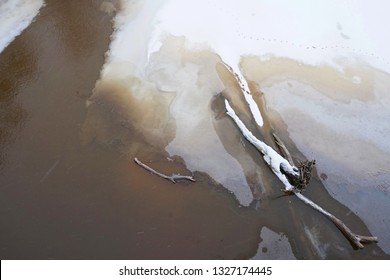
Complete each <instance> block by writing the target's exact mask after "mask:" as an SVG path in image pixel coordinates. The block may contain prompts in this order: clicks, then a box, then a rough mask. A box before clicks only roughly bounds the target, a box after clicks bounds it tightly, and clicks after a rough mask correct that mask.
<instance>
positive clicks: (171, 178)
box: [134, 158, 195, 184]
mask: <svg viewBox="0 0 390 280" xmlns="http://www.w3.org/2000/svg"><path fill="white" fill-rule="evenodd" d="M134 161H135V163H137V164H138V165H139V166H141V167H143V168H144V169H146V170H148V171H149V172H151V173H153V174H154V175H157V176H159V177H161V178H164V179H167V180H169V181H171V182H172V183H174V184H176V183H177V182H176V180H189V181H192V182H195V179H194V178H193V177H192V176H183V175H180V174H172V175H171V176H168V175H165V174H162V173H160V172H158V171H156V170H154V169H153V168H151V167H150V166H148V165H146V164H144V163H142V162H141V161H140V160H139V159H138V158H134Z"/></svg>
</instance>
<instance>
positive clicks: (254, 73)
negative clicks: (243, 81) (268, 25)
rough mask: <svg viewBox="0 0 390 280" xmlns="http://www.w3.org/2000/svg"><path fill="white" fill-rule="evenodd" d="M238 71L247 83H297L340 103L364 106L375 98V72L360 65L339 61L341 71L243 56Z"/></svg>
mask: <svg viewBox="0 0 390 280" xmlns="http://www.w3.org/2000/svg"><path fill="white" fill-rule="evenodd" d="M241 67H242V69H243V73H244V75H245V76H246V77H247V79H249V80H252V81H254V82H256V83H257V84H258V85H262V86H266V85H267V84H271V83H275V82H277V81H284V80H297V81H300V82H302V83H308V84H310V85H311V86H313V87H314V88H316V89H317V90H318V91H320V92H322V93H323V94H325V95H326V96H328V97H329V98H332V99H334V100H337V101H341V102H350V101H351V100H353V99H356V100H361V101H363V102H367V101H370V100H373V99H374V98H375V91H374V87H375V81H374V72H375V71H374V72H373V69H372V68H371V67H369V66H368V65H367V64H364V63H363V62H361V63H359V62H354V63H352V62H343V61H340V67H342V68H343V70H342V71H341V70H336V69H335V68H333V67H331V66H329V65H318V66H313V65H307V64H303V63H301V62H299V61H296V60H292V59H289V58H278V57H270V58H269V59H266V60H262V59H261V58H259V57H253V56H246V57H243V58H242V61H241ZM376 72H380V71H379V70H376ZM354 79H358V80H357V81H355V80H354Z"/></svg>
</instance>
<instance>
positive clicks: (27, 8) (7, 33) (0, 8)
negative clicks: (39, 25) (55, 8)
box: [0, 0, 44, 53]
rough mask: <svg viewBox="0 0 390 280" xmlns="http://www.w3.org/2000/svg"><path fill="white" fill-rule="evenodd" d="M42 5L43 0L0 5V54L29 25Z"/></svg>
mask: <svg viewBox="0 0 390 280" xmlns="http://www.w3.org/2000/svg"><path fill="white" fill-rule="evenodd" d="M43 5H44V1H43V0H32V1H23V0H15V1H5V2H2V3H0V18H1V24H0V53H1V52H2V51H3V50H4V49H5V48H6V47H7V46H8V45H9V44H10V43H11V42H12V41H13V40H14V39H15V38H16V37H17V36H18V35H20V34H21V33H22V32H23V30H25V29H26V28H27V27H28V26H29V25H30V24H31V22H32V21H33V20H34V18H35V17H36V16H37V15H38V13H39V10H40V9H41V7H42V6H43Z"/></svg>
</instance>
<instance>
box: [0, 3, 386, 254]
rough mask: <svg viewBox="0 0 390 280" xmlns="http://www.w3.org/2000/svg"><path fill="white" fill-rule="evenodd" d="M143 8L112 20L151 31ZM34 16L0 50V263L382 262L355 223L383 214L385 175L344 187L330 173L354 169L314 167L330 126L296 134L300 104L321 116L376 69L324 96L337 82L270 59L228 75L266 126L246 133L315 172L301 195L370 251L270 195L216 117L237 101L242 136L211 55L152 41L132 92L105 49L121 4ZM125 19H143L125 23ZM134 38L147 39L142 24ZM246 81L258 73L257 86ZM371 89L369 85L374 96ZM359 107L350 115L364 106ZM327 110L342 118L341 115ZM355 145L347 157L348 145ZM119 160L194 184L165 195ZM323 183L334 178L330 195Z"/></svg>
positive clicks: (273, 188)
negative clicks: (281, 145)
mask: <svg viewBox="0 0 390 280" xmlns="http://www.w3.org/2000/svg"><path fill="white" fill-rule="evenodd" d="M158 2H159V4H156V5H152V4H151V7H149V8H148V9H143V8H145V6H142V5H141V7H137V6H136V7H133V9H132V10H128V11H131V12H133V13H134V14H133V13H130V14H128V16H129V17H130V18H131V17H135V18H136V21H137V20H139V21H140V22H141V23H142V21H146V20H147V19H148V18H147V17H148V16H150V17H151V18H152V19H153V15H154V13H155V12H156V10H157V9H158V8H159V6H158V5H160V4H161V3H160V1H158ZM45 3H46V5H45V6H43V7H42V8H41V10H40V13H39V14H38V16H37V17H36V18H35V20H34V22H32V23H31V24H30V25H29V26H28V27H27V28H26V29H25V30H24V31H23V32H22V33H21V35H19V36H18V37H16V38H15V40H14V41H13V42H12V43H10V44H9V45H8V46H7V47H6V48H5V49H4V51H3V52H2V53H0V73H1V76H0V90H1V95H0V97H1V99H0V106H1V107H0V110H1V117H0V127H1V135H0V193H1V196H0V205H1V206H0V207H1V211H0V227H1V231H0V255H1V258H2V259H249V258H263V259H267V258H270V259H278V258H281V259H293V258H296V259H324V258H326V259H340V258H341V259H382V258H389V256H388V253H389V248H390V240H389V237H388V236H387V232H388V227H389V222H388V218H387V217H386V215H370V212H371V213H372V211H374V212H375V213H381V212H384V213H386V212H388V211H387V210H388V202H389V198H388V186H389V181H388V180H387V179H386V178H387V177H386V176H388V173H389V172H388V169H386V163H387V162H386V161H383V163H381V162H379V163H378V168H372V170H371V169H369V170H368V171H367V173H368V174H369V176H371V177H372V178H373V180H374V181H375V180H381V181H383V182H382V184H379V183H378V182H377V181H375V188H374V187H372V188H368V189H365V188H364V187H362V186H356V187H354V188H351V187H350V184H348V183H349V181H345V180H342V174H343V172H348V173H344V174H348V176H352V175H354V174H359V170H361V168H360V167H359V165H358V166H357V167H356V168H355V169H353V170H350V169H348V168H345V166H348V164H349V163H350V162H351V160H352V161H356V160H357V159H356V158H352V159H348V156H347V155H344V156H343V158H346V159H345V160H344V161H341V162H336V163H337V164H338V165H339V166H341V167H340V168H342V167H344V168H345V169H346V171H345V170H344V169H337V170H342V171H339V172H336V171H334V172H332V170H333V169H331V168H330V167H329V166H331V167H332V166H334V165H332V164H333V163H334V158H333V157H329V158H328V157H327V156H326V155H327V154H326V151H323V150H322V149H321V147H323V145H321V142H318V139H319V138H321V139H322V138H323V137H322V136H327V137H328V138H326V139H328V140H329V141H331V139H332V135H334V134H332V131H333V130H332V129H333V128H334V126H331V127H330V128H329V127H327V126H326V124H324V123H321V122H319V121H317V122H319V123H320V124H322V126H318V124H317V123H315V124H312V123H311V122H310V120H315V117H313V116H312V115H310V113H311V111H310V110H305V108H312V106H314V105H316V104H317V103H316V102H315V101H310V99H309V98H313V100H314V99H315V98H317V100H323V106H322V107H321V108H325V109H324V110H326V109H327V108H328V107H329V106H330V105H328V103H331V102H335V101H334V100H335V98H334V96H333V97H332V96H331V95H332V93H333V94H334V92H335V91H336V90H339V89H340V88H342V89H343V90H344V91H348V90H350V91H351V92H353V90H354V88H353V85H355V83H354V82H358V79H359V78H357V77H360V79H362V81H363V82H362V86H366V84H365V80H364V77H368V76H370V75H371V76H370V77H373V76H375V75H376V76H375V77H377V76H380V79H382V80H383V82H382V83H381V85H386V83H387V81H388V77H387V74H386V73H385V72H378V71H377V70H375V69H371V68H370V67H368V66H367V67H366V68H364V67H363V66H361V65H360V64H359V65H357V66H356V65H355V66H353V67H352V66H351V69H353V71H352V70H351V71H352V72H351V81H352V82H350V83H346V84H343V82H342V81H340V82H337V83H335V84H334V85H332V86H329V83H328V82H329V81H333V80H334V79H333V78H334V77H336V78H337V77H339V76H340V74H339V73H338V72H337V71H336V70H334V69H328V68H326V67H325V69H322V68H321V67H313V66H310V65H298V66H296V64H297V63H296V62H294V60H289V59H280V60H278V59H277V58H271V59H267V60H259V59H258V58H257V57H247V58H246V59H245V60H243V61H242V62H241V69H242V72H243V73H244V74H245V76H246V77H247V78H248V80H249V81H250V83H249V86H250V88H251V90H252V92H253V94H254V96H255V100H256V101H257V103H258V104H263V109H262V113H263V114H265V113H268V117H265V115H264V120H265V123H264V126H263V127H262V128H261V129H260V130H257V132H256V133H257V135H259V137H262V138H263V139H264V141H266V142H268V143H270V141H271V140H270V139H271V138H270V132H271V131H276V132H277V133H278V134H279V136H281V137H282V138H283V139H284V141H285V142H286V145H287V146H288V147H289V149H290V150H291V152H292V153H293V155H294V156H295V157H296V158H298V159H301V160H303V159H305V158H312V157H314V158H316V159H317V161H318V162H319V165H318V170H315V172H316V174H315V175H314V177H313V179H312V182H311V185H310V186H309V188H308V189H307V191H305V195H307V196H308V197H310V198H311V199H313V200H314V201H316V202H317V203H319V204H320V205H321V206H322V207H324V208H325V209H328V210H329V211H331V212H332V213H333V214H335V215H336V216H337V217H339V218H340V219H341V220H343V221H344V222H345V223H346V224H347V225H348V226H349V227H350V228H351V229H352V230H353V231H355V232H357V233H359V234H365V235H368V234H373V232H374V233H375V235H378V236H379V243H378V244H368V245H367V246H366V247H365V248H364V249H362V250H355V249H354V248H353V247H352V246H351V244H350V243H349V242H348V240H347V239H346V238H345V237H344V236H343V235H342V234H341V233H340V232H339V231H338V229H337V228H336V227H335V226H334V225H333V224H332V223H331V222H330V221H329V220H327V219H326V218H325V217H323V216H321V215H320V214H319V213H317V212H315V211H314V210H312V209H311V208H309V207H307V206H306V205H303V204H302V203H301V202H300V201H299V200H297V199H296V198H295V197H292V196H283V193H282V192H280V189H281V188H282V185H281V184H280V182H279V181H278V180H277V178H276V177H275V176H274V175H273V173H272V172H271V171H270V169H269V168H268V167H267V166H266V165H265V164H264V162H263V160H262V158H261V156H260V155H259V153H258V152H257V151H256V150H255V149H254V148H253V147H252V146H250V145H249V144H248V143H246V142H245V140H244V139H243V138H242V137H241V136H240V134H239V131H238V130H237V129H236V127H235V126H234V124H233V123H232V122H231V121H230V119H229V118H228V117H227V116H226V115H225V113H224V107H223V102H222V97H221V96H222V95H223V96H228V97H229V98H232V99H234V98H236V99H237V100H236V102H235V105H236V106H237V107H236V108H238V109H239V111H240V113H241V115H242V116H243V119H244V120H246V121H248V123H250V125H251V127H252V128H253V129H254V130H255V131H256V124H255V123H254V122H253V121H251V119H250V114H249V113H248V111H247V109H246V108H245V106H244V105H242V104H244V103H242V100H241V101H240V98H237V96H238V95H239V94H240V93H238V90H239V89H238V88H237V85H235V80H234V78H233V77H232V75H231V74H229V72H228V71H226V69H225V68H223V66H222V65H223V64H221V58H220V57H219V56H218V55H217V54H216V53H215V52H214V51H212V50H211V49H210V48H204V47H201V48H199V46H195V48H193V46H190V47H188V43H187V42H186V41H185V39H183V38H181V37H180V36H176V35H175V36H167V37H166V38H165V41H163V44H162V47H161V49H159V51H158V52H156V53H154V54H151V56H150V57H149V58H150V61H151V62H153V63H154V64H153V63H152V64H150V65H152V66H149V68H147V69H146V70H145V72H144V73H143V74H145V75H146V76H147V82H146V79H143V78H144V76H142V75H140V74H139V73H140V72H139V71H138V69H137V67H134V64H133V65H131V63H130V66H129V65H127V64H126V63H115V62H117V61H118V60H116V59H117V58H118V57H119V58H123V56H126V55H128V54H127V53H126V51H123V53H121V50H122V49H123V48H119V49H115V48H117V47H118V46H120V39H118V38H120V34H119V33H114V34H116V35H114V36H111V35H112V34H113V32H114V29H115V25H118V24H120V23H121V21H123V20H127V19H126V17H122V18H119V19H118V18H116V21H114V22H113V21H112V20H113V17H114V16H115V12H114V11H113V9H114V8H117V9H121V8H122V9H123V7H124V6H125V3H126V1H125V2H123V3H122V2H120V1H112V2H105V1H92V0H83V1H59V0H47V1H45ZM150 3H151V2H150ZM150 3H149V4H150ZM145 5H146V4H145ZM154 9H155V10H154ZM137 12H141V13H142V12H145V14H143V15H144V16H145V17H141V18H137V17H136V15H137ZM138 31H139V30H138ZM144 31H145V32H150V30H149V29H148V27H147V26H146V27H145V30H144ZM344 35H345V34H344ZM345 36H346V35H345ZM118 41H119V42H118ZM125 41H126V42H124V41H123V40H122V43H123V44H124V45H125V46H127V45H126V44H129V45H128V46H130V47H131V46H134V49H135V50H137V49H140V50H142V46H144V44H149V42H148V40H146V41H145V42H144V41H143V38H142V36H140V37H136V38H134V39H133V38H131V37H129V38H126V40H125ZM110 43H111V46H110ZM115 44H116V45H115ZM153 48H155V46H153ZM109 49H110V52H109V53H106V52H107V51H108V50H109ZM118 50H119V52H116V51H118ZM143 51H145V50H143ZM134 52H135V54H134V55H135V56H136V54H137V52H136V51H134ZM178 53H180V59H178V58H177V54H178ZM105 54H106V55H105ZM121 55H123V56H121ZM131 55H132V54H131ZM106 59H107V60H106ZM107 62H108V63H107ZM110 62H114V63H113V64H110ZM122 62H123V61H122ZM267 63H268V64H267ZM264 64H267V65H264ZM183 65H185V67H183ZM216 65H217V66H216ZM278 67H280V68H282V69H289V71H287V72H286V71H285V72H283V71H280V70H278ZM294 67H298V69H296V68H294ZM362 67H363V68H362ZM102 69H103V70H102ZM124 69H125V71H123V70H124ZM261 69H268V70H261ZM275 69H276V70H275ZM356 69H358V70H356ZM362 69H363V70H362ZM253 71H263V73H262V76H261V77H262V79H263V80H258V79H259V78H258V76H256V75H254V74H253V73H254V72H253ZM272 71H276V72H277V73H276V74H275V73H273V72H272ZM359 71H360V72H359ZM123 73H125V74H123ZM172 73H174V75H173V74H172ZM199 73H200V74H199ZM324 73H327V75H324ZM367 73H368V74H367ZM176 74H177V75H176ZM308 76H309V77H308ZM305 77H306V79H305ZM354 77H355V78H354ZM361 77H363V78H361ZM191 78H194V79H197V84H196V85H193V84H194V83H193V80H191ZM378 79H379V78H378ZM97 81H99V82H98V83H97ZM326 86H328V88H326ZM286 88H290V89H291V91H294V92H295V93H296V96H300V98H302V99H303V100H305V101H307V102H308V104H305V102H302V100H298V101H297V100H295V99H293V100H290V101H288V102H287V103H288V104H290V105H291V104H295V103H294V102H296V104H295V105H296V106H295V107H294V108H295V109H296V110H297V111H298V112H297V113H294V114H292V113H291V112H292V109H291V108H290V107H289V106H287V105H286V103H283V102H280V101H278V100H280V99H278V98H277V97H278V94H283V93H284V91H285V90H286ZM324 88H325V89H324ZM367 88H370V87H369V86H368V85H367ZM376 88H378V86H377V87H376ZM129 89H132V90H130V94H129ZM178 89H180V93H179V91H178ZM260 91H262V92H264V95H263V94H261V93H260ZM220 92H222V95H221V94H220ZM302 92H303V93H302ZM318 92H321V93H324V95H320V96H316V95H315V94H318ZM383 92H384V91H383V90H381V88H380V86H379V89H378V90H377V91H376V92H375V94H377V95H380V94H382V93H383ZM194 93H198V94H199V95H195V94H194ZM310 93H312V94H310ZM364 93H367V91H365V92H364ZM150 94H155V95H153V96H152V97H150ZM156 94H159V95H156ZM191 94H192V95H191ZM300 94H301V95H300ZM326 94H328V95H326ZM145 96H146V98H145ZM189 96H190V98H189ZM262 96H263V98H262ZM313 96H314V97H313ZM329 96H330V97H329ZM359 96H360V99H358V100H360V101H361V102H366V101H367V100H377V99H375V98H372V96H371V99H370V96H366V95H364V94H363V93H362V95H359ZM328 97H329V99H326V98H328ZM376 97H377V96H376ZM283 98H287V97H286V96H284V97H283V96H282V99H283ZM345 98H348V96H347V97H345ZM308 100H309V101H310V102H311V103H310V102H309V101H308ZM381 100H385V101H386V99H381ZM385 101H383V102H385ZM348 102H349V100H342V101H341V103H340V104H338V105H337V106H341V105H342V104H346V103H348ZM386 102H387V101H386ZM386 102H385V103H384V106H387V103H386ZM240 104H241V105H240ZM302 104H303V105H302ZM313 104H314V105H313ZM370 104H373V105H372V106H373V107H370V108H369V110H367V114H371V113H372V112H373V111H375V110H376V109H377V107H375V106H376V105H375V104H376V103H375V102H371V103H370ZM267 106H268V107H267ZM305 106H306V107H305ZM327 106H328V107H327ZM363 107H364V106H363ZM167 108H169V110H167ZM357 108H358V109H359V110H360V111H359V112H361V110H364V108H366V107H364V108H363V109H361V108H360V107H357ZM329 110H330V109H329ZM341 111H344V112H346V118H347V120H348V118H350V116H351V115H352V114H353V113H354V112H353V110H350V109H349V108H342V109H341ZM337 112H340V110H339V111H337ZM363 112H364V111H363ZM289 114H290V115H289ZM291 114H292V115H291ZM324 115H326V114H324ZM378 115H379V117H382V118H384V119H386V117H387V116H386V113H382V114H380V113H379V114H378ZM291 116H294V117H295V118H297V121H296V122H294V118H293V117H291ZM307 116H309V117H310V118H307ZM370 116H371V115H370ZM305 117H306V118H305ZM373 117H377V116H376V115H375V116H373ZM305 120H306V122H305ZM325 120H327V119H325ZM332 121H334V120H333V119H330V120H329V122H330V123H331V122H332ZM297 123H299V124H302V127H303V128H302V127H299V126H296V124H297ZM308 127H309V128H310V129H311V130H315V129H318V127H321V128H322V129H321V131H323V132H322V134H321V133H319V134H318V135H320V136H321V137H319V138H314V140H313V139H312V143H316V145H312V146H310V145H307V143H306V145H304V144H305V143H303V144H302V142H301V139H302V138H300V137H299V136H300V135H307V133H306V134H304V133H303V132H302V131H304V128H308ZM327 129H328V130H327ZM373 131H374V132H373V134H374V135H377V134H375V133H376V131H377V130H373ZM349 133H350V134H349V135H351V137H352V139H353V140H356V139H361V138H362V137H361V134H358V133H357V132H356V131H355V130H352V131H350V132H349ZM308 135H310V133H308ZM340 137H341V139H342V140H343V139H344V138H343V137H342V136H340ZM366 142H367V141H366ZM366 142H365V143H366ZM368 142H369V141H368ZM374 142H375V141H374ZM379 142H380V141H379V140H378V141H377V142H375V145H371V146H370V147H371V149H372V154H374V155H376V158H378V159H380V160H383V158H382V156H380V152H375V147H377V146H380V143H379ZM317 143H318V144H317ZM328 143H329V142H328ZM354 143H355V142H354ZM378 143H379V144H378ZM356 145H357V147H356V149H355V150H353V149H352V151H351V153H354V152H355V151H356V150H359V149H360V148H361V143H358V144H356ZM325 146H326V145H325ZM308 147H309V148H310V149H309V148H308ZM326 147H328V146H326ZM384 149H386V147H385V148H384ZM308 150H309V151H308ZM382 150H383V149H382ZM342 152H344V153H347V152H348V150H345V149H343V150H342ZM338 153H340V151H338ZM135 156H137V157H138V158H139V159H141V160H143V161H144V162H147V163H148V164H149V165H151V166H153V167H154V168H156V169H158V170H160V171H162V172H164V173H182V174H189V175H190V174H193V175H194V177H195V179H196V180H197V181H196V183H189V182H188V183H187V182H183V183H180V184H172V183H170V182H169V181H165V180H163V179H161V178H158V177H157V176H154V175H152V174H150V173H148V172H146V171H145V170H143V169H141V168H140V167H139V166H138V165H136V164H134V162H133V157H135ZM360 158H362V156H360ZM358 159H359V157H358ZM362 160H363V161H367V162H368V163H369V164H370V165H372V164H373V163H374V162H377V161H373V160H371V158H368V159H364V158H363V159H362ZM321 162H322V165H321ZM343 170H344V171H343ZM378 172H379V173H378ZM340 173H341V174H340ZM360 175H361V174H360ZM362 177H364V176H362ZM335 178H336V179H337V180H338V179H340V178H341V179H340V181H339V182H340V183H339V184H337V185H336V183H337V180H336V179H335ZM359 180H360V181H361V182H364V178H360V177H359ZM351 182H356V180H355V181H354V179H353V178H351ZM374 208H375V209H374ZM373 209H374V210H373ZM371 218H372V219H371Z"/></svg>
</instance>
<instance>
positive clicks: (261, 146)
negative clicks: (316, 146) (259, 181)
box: [225, 100, 378, 248]
mask: <svg viewBox="0 0 390 280" xmlns="http://www.w3.org/2000/svg"><path fill="white" fill-rule="evenodd" d="M225 106H226V110H227V114H228V115H229V116H230V117H231V118H232V119H233V121H234V122H235V124H236V125H237V126H238V128H239V129H240V131H241V133H242V134H243V135H244V137H245V138H246V139H247V140H248V141H249V143H251V144H252V145H253V146H254V147H255V148H256V149H257V150H258V151H260V152H261V153H262V154H263V158H264V160H265V162H266V163H267V164H268V165H269V166H270V168H271V170H272V171H273V172H274V173H275V175H276V176H277V177H278V178H279V179H280V180H281V181H282V183H283V184H284V185H285V189H284V190H283V191H284V192H288V193H290V194H293V195H295V196H296V197H297V198H298V199H300V200H301V201H303V202H304V203H306V204H307V205H309V206H310V207H312V208H314V209H315V210H317V211H318V212H320V213H321V214H323V215H325V216H326V217H328V218H329V219H330V220H331V221H332V222H333V223H334V224H335V225H336V226H337V228H338V229H339V230H340V231H341V232H342V233H343V234H344V236H345V237H346V238H347V239H348V240H349V241H350V242H351V243H352V244H353V245H354V246H355V247H357V248H363V247H364V245H363V243H370V242H377V241H378V238H377V237H375V236H362V235H359V234H356V233H354V232H352V230H350V229H349V228H348V227H347V226H346V225H345V224H344V223H343V222H342V221H341V220H340V219H338V218H337V217H335V216H334V215H333V214H331V213H329V212H328V211H326V210H325V209H323V208H322V207H320V206H319V205H317V204H316V203H314V202H313V201H311V200H310V199H309V198H307V197H305V196H304V195H303V194H302V193H301V191H302V190H303V189H304V188H306V187H307V185H308V184H309V182H310V178H311V170H312V168H313V166H314V164H315V161H305V162H302V163H299V164H298V165H297V166H296V165H295V164H294V161H293V159H292V157H291V154H290V152H289V151H288V149H287V148H286V146H285V145H284V143H283V142H282V140H281V139H280V138H279V137H278V136H277V135H276V134H273V137H274V140H275V143H276V145H277V146H278V147H279V150H280V152H281V154H282V156H281V155H279V154H278V153H277V152H276V151H275V150H274V149H273V148H272V147H270V146H268V145H266V144H265V143H264V142H262V141H260V140H259V139H257V138H256V137H255V136H254V135H253V134H252V133H251V132H250V131H249V130H248V129H247V128H246V126H245V125H244V123H243V122H242V121H241V120H240V119H239V117H238V116H237V115H236V113H235V111H234V110H233V108H232V107H231V106H230V104H229V102H228V101H227V100H225Z"/></svg>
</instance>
